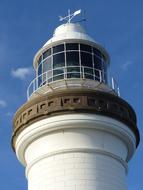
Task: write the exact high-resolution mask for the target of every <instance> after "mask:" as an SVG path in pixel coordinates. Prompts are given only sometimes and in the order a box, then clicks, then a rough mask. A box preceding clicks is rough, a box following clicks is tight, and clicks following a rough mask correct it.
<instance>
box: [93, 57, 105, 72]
mask: <svg viewBox="0 0 143 190" xmlns="http://www.w3.org/2000/svg"><path fill="white" fill-rule="evenodd" d="M94 68H95V69H99V70H102V68H103V67H102V60H101V59H100V58H98V57H97V56H95V55H94Z"/></svg>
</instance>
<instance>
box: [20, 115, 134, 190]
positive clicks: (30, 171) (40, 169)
mask: <svg viewBox="0 0 143 190" xmlns="http://www.w3.org/2000/svg"><path fill="white" fill-rule="evenodd" d="M134 151H135V136H134V134H133V133H132V131H131V130H130V129H129V128H128V127H127V126H126V125H124V124H122V123H121V122H118V121H116V120H114V119H111V118H109V117H103V116H98V115H94V114H68V115H61V116H54V117H51V118H48V119H44V120H42V121H39V122H36V123H34V124H32V125H31V126H30V127H28V128H27V129H25V130H24V131H23V132H22V133H21V134H20V135H19V137H18V139H17V142H16V153H17V157H18V159H19V160H20V161H21V162H22V163H23V164H24V165H25V166H26V176H27V179H28V190H39V189H40V190H57V189H58V190H59V189H60V188H61V189H62V190H70V189H71V190H77V189H78V190H105V189H106V190H127V185H126V172H127V162H126V161H127V160H129V159H131V157H132V155H133V153H134Z"/></svg>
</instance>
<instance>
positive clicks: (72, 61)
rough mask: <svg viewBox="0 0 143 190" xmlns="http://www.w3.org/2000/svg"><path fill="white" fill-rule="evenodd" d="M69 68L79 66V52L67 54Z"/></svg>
mask: <svg viewBox="0 0 143 190" xmlns="http://www.w3.org/2000/svg"><path fill="white" fill-rule="evenodd" d="M66 56H67V66H76V65H77V66H79V52H66Z"/></svg>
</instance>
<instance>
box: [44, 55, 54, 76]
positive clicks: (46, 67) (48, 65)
mask: <svg viewBox="0 0 143 190" xmlns="http://www.w3.org/2000/svg"><path fill="white" fill-rule="evenodd" d="M51 69H52V63H51V57H49V58H47V59H46V60H45V61H43V73H44V72H46V71H49V70H51Z"/></svg>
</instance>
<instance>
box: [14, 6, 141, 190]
mask: <svg viewBox="0 0 143 190" xmlns="http://www.w3.org/2000/svg"><path fill="white" fill-rule="evenodd" d="M79 13H80V10H79V11H76V12H74V13H73V14H70V12H69V15H68V16H67V17H65V18H62V17H61V18H60V19H61V20H65V19H67V23H65V24H62V25H60V26H59V27H57V28H56V29H55V31H54V34H53V37H52V38H51V39H49V40H48V41H47V42H46V43H45V45H44V46H43V47H42V48H41V49H40V50H39V51H38V52H37V54H36V55H35V58H34V69H35V72H36V78H35V79H34V80H33V81H32V82H31V83H30V85H29V87H28V90H27V96H28V100H27V102H26V103H25V104H24V105H23V106H22V107H21V108H20V109H19V110H18V111H17V112H16V114H15V117H14V128H13V137H12V146H13V149H14V151H15V153H16V156H17V158H18V160H19V161H20V162H21V163H22V164H23V165H24V166H25V167H26V177H27V180H28V190H59V189H61V190H127V184H126V175H127V172H128V161H129V160H130V159H131V158H132V156H133V154H134V152H135V150H136V148H137V146H138V144H139V131H138V129H137V126H136V115H135V112H134V110H133V109H132V107H131V106H130V105H129V104H128V103H127V102H126V101H124V100H123V99H122V98H120V97H119V92H118V88H117V87H116V86H117V85H116V83H115V82H114V80H113V79H112V86H110V85H109V77H108V67H109V56H108V53H107V52H106V50H105V49H104V48H103V47H102V46H101V45H100V44H98V43H97V42H96V41H94V40H93V39H92V38H91V37H90V36H89V35H88V34H87V33H86V31H85V30H84V29H83V27H82V26H81V25H79V24H78V23H72V22H71V20H72V18H73V17H74V16H76V15H77V14H79Z"/></svg>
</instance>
